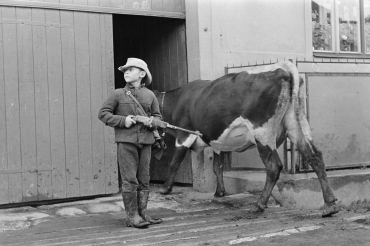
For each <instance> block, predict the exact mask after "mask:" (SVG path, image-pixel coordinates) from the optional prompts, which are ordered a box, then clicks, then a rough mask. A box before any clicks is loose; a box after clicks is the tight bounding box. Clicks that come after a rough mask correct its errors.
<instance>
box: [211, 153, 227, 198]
mask: <svg viewBox="0 0 370 246" xmlns="http://www.w3.org/2000/svg"><path fill="white" fill-rule="evenodd" d="M214 157H215V159H214V160H213V172H214V173H215V175H216V181H217V188H216V193H215V197H222V196H225V193H226V192H225V186H224V175H223V172H224V163H223V161H221V158H220V157H221V153H220V154H217V153H215V155H214Z"/></svg>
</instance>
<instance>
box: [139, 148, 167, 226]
mask: <svg viewBox="0 0 370 246" xmlns="http://www.w3.org/2000/svg"><path fill="white" fill-rule="evenodd" d="M140 147H141V149H140V151H139V153H140V154H139V155H140V157H139V158H140V160H139V169H138V174H137V179H138V182H139V186H138V188H137V195H138V203H139V214H140V216H141V217H142V218H144V219H145V221H147V222H149V223H150V224H159V223H161V222H162V220H161V219H156V218H153V217H151V216H150V215H148V213H147V206H148V200H149V182H150V159H151V154H152V146H151V145H142V146H140Z"/></svg>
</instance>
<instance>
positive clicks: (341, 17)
mask: <svg viewBox="0 0 370 246" xmlns="http://www.w3.org/2000/svg"><path fill="white" fill-rule="evenodd" d="M359 18H360V7H359V0H340V1H338V23H339V49H340V51H344V52H359V51H360V50H361V48H360V43H359V42H360V22H359Z"/></svg>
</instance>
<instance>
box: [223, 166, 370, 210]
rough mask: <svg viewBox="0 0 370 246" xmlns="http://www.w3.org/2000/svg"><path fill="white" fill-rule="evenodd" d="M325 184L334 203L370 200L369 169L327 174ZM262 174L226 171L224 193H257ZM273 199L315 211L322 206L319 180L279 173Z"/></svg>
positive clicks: (264, 175)
mask: <svg viewBox="0 0 370 246" xmlns="http://www.w3.org/2000/svg"><path fill="white" fill-rule="evenodd" d="M327 176H328V181H329V184H330V185H331V188H332V189H333V192H334V195H335V196H336V197H337V198H338V203H339V204H342V205H345V206H350V205H351V204H353V203H358V202H363V201H370V170H369V169H353V170H339V171H338V170H337V171H327ZM265 179H266V174H265V172H264V171H229V172H225V173H224V184H225V188H226V192H228V193H230V194H237V193H246V192H249V193H253V194H256V193H260V192H261V191H262V190H263V187H264V185H265ZM272 196H273V198H274V199H275V200H276V201H277V202H278V203H280V204H281V203H282V204H283V205H284V206H288V207H294V208H309V209H318V208H322V206H323V205H324V200H323V196H322V192H321V187H320V183H319V180H318V178H317V176H316V174H315V173H313V172H312V173H302V174H281V175H280V179H279V181H278V182H277V184H276V186H275V188H274V190H273V192H272Z"/></svg>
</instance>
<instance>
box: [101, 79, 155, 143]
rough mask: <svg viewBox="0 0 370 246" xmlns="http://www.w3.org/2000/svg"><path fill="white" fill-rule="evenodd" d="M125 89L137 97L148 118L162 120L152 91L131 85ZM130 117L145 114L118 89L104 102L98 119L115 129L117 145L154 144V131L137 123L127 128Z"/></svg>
mask: <svg viewBox="0 0 370 246" xmlns="http://www.w3.org/2000/svg"><path fill="white" fill-rule="evenodd" d="M125 88H126V90H127V91H131V93H132V95H133V96H134V97H136V99H137V100H138V101H139V103H140V104H141V106H142V107H143V108H144V110H145V113H146V114H147V116H148V117H149V116H153V117H154V118H157V119H159V120H162V116H161V113H160V111H159V105H158V101H157V98H156V96H155V95H154V93H153V92H152V91H151V90H149V89H148V88H146V87H144V86H142V87H140V88H135V87H133V86H130V84H127V85H126V87H125ZM128 115H134V116H135V115H143V116H144V113H143V112H142V110H141V109H140V108H139V107H138V106H137V105H136V103H135V102H134V100H132V98H131V97H130V96H129V95H127V94H126V91H125V90H123V89H116V90H115V91H114V92H113V93H112V94H111V95H110V96H109V97H108V99H107V100H106V101H105V102H104V104H103V106H102V108H101V109H100V111H99V115H98V117H99V119H100V120H101V121H102V122H103V123H104V124H106V125H107V126H111V127H114V131H115V140H116V143H117V142H129V143H138V144H153V143H154V141H155V139H154V136H153V131H152V130H150V129H148V128H147V127H146V126H144V125H143V124H142V123H136V124H135V125H132V126H131V127H130V128H126V127H125V121H126V116H128Z"/></svg>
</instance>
